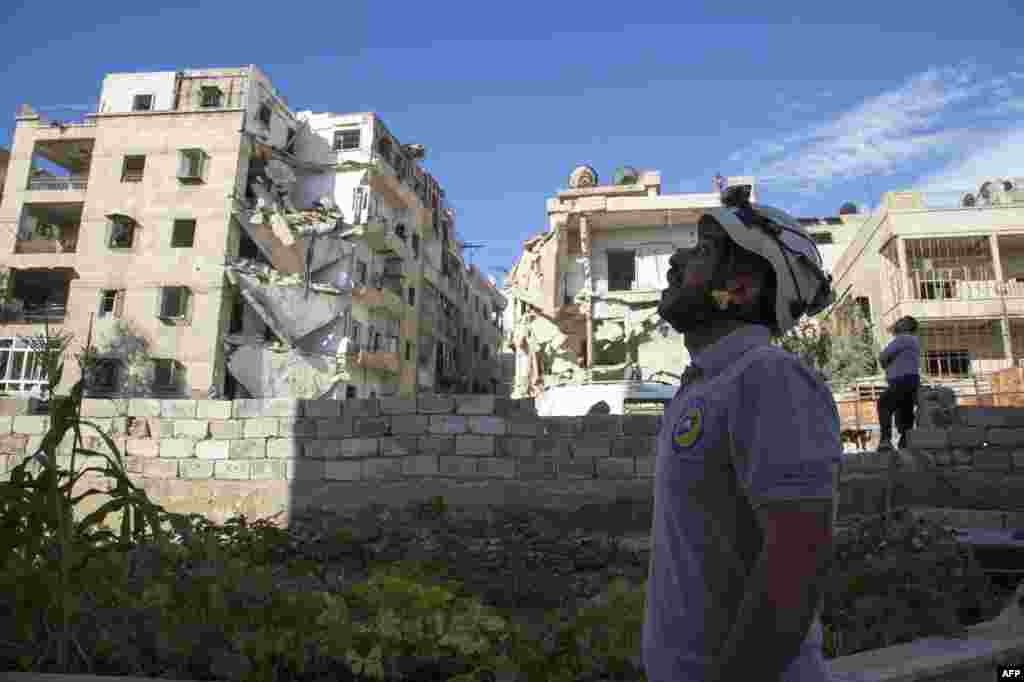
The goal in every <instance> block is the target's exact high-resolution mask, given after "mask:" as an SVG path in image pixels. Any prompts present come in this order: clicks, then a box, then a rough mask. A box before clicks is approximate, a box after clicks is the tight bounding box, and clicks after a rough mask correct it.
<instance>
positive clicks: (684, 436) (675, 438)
mask: <svg viewBox="0 0 1024 682" xmlns="http://www.w3.org/2000/svg"><path fill="white" fill-rule="evenodd" d="M703 432H704V401H702V400H700V399H698V400H696V401H695V402H694V404H693V405H691V406H690V407H687V408H686V410H685V411H684V412H683V415H682V416H681V417H680V418H679V421H677V422H676V425H675V428H673V429H672V449H673V450H674V451H675V452H677V453H678V452H681V451H683V450H687V449H689V448H691V447H693V445H694V444H695V443H696V442H697V441H698V440H700V437H701V434H702V433H703Z"/></svg>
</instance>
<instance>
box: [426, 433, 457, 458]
mask: <svg viewBox="0 0 1024 682" xmlns="http://www.w3.org/2000/svg"><path fill="white" fill-rule="evenodd" d="M419 448H420V454H421V455H452V454H455V438H454V437H453V436H420V437H419Z"/></svg>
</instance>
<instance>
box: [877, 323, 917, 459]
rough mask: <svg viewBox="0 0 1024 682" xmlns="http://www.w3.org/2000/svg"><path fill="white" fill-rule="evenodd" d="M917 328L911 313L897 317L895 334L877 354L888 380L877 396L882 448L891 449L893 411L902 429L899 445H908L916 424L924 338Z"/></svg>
mask: <svg viewBox="0 0 1024 682" xmlns="http://www.w3.org/2000/svg"><path fill="white" fill-rule="evenodd" d="M917 329H918V324H917V320H915V319H914V318H913V317H910V316H909V315H908V316H907V317H904V318H901V319H899V320H897V321H896V324H894V325H893V326H892V332H893V334H895V335H896V336H895V338H894V339H893V340H892V341H891V342H890V343H889V345H888V346H886V347H885V350H883V351H882V353H881V355H879V356H878V362H879V363H880V364H881V365H882V367H884V368H885V379H886V381H887V382H888V384H889V387H888V388H887V389H885V391H884V392H883V393H882V395H881V396H879V398H878V423H879V424H880V433H879V443H878V450H879V451H883V450H892V418H893V415H895V416H896V426H897V428H898V429H899V431H900V442H899V444H898V445H897V447H898V448H900V449H903V448H905V447H907V432H908V431H910V429H912V428H914V407H915V406H916V405H917V391H918V389H919V388H921V342H920V340H918V338H917Z"/></svg>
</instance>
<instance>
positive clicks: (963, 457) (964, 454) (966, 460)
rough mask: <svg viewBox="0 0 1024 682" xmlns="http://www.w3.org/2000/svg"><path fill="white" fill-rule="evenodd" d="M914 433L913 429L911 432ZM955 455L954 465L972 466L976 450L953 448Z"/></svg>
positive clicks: (951, 451)
mask: <svg viewBox="0 0 1024 682" xmlns="http://www.w3.org/2000/svg"><path fill="white" fill-rule="evenodd" d="M910 434H911V435H913V434H914V432H913V431H911V432H910ZM950 453H951V454H952V456H953V466H970V465H971V463H972V462H973V461H974V450H973V449H971V448H953V449H952V450H950Z"/></svg>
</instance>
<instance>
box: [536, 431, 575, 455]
mask: <svg viewBox="0 0 1024 682" xmlns="http://www.w3.org/2000/svg"><path fill="white" fill-rule="evenodd" d="M569 441H570V439H569V438H554V437H552V436H543V437H541V438H535V439H534V441H533V452H534V454H535V455H536V456H537V457H569V456H571V455H572V449H571V448H570V446H569Z"/></svg>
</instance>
